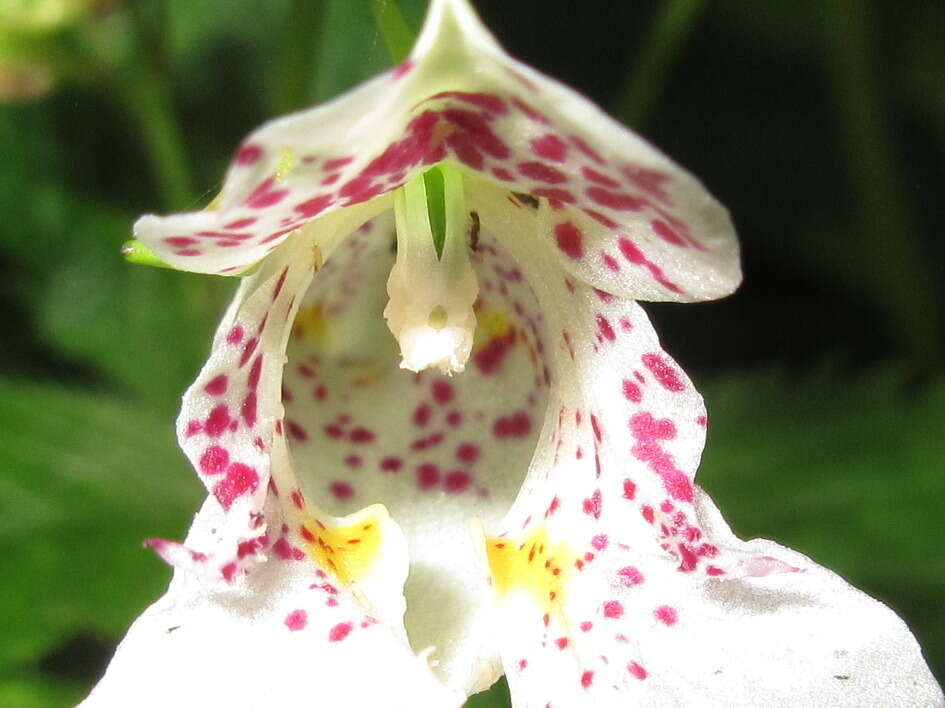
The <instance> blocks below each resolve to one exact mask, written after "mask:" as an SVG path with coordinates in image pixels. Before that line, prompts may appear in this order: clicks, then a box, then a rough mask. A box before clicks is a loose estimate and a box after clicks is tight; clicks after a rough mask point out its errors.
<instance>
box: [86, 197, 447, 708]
mask: <svg viewBox="0 0 945 708" xmlns="http://www.w3.org/2000/svg"><path fill="white" fill-rule="evenodd" d="M360 213H361V211H359V210H357V209H353V210H346V211H344V212H339V214H338V215H335V216H333V217H332V218H330V219H326V220H322V221H320V222H319V223H318V224H316V225H315V227H316V229H315V230H314V232H313V231H311V230H306V231H303V232H300V233H298V234H296V235H295V236H293V237H292V238H290V239H289V240H287V241H286V242H285V243H284V244H282V245H281V246H280V248H279V249H278V251H277V252H276V253H274V254H273V255H272V257H270V258H269V259H267V260H266V261H265V262H264V263H263V264H262V266H261V267H260V269H259V270H258V271H257V272H256V273H255V274H254V275H252V276H250V277H248V278H246V279H245V280H244V282H243V283H242V285H241V287H240V289H239V291H238V292H237V295H236V298H235V299H234V302H233V304H232V305H231V307H230V309H229V311H228V312H227V314H226V316H225V317H224V320H223V323H222V325H221V327H220V329H219V331H218V333H217V336H216V339H215V342H214V346H213V353H212V354H211V356H210V359H209V361H208V362H207V364H206V366H205V367H204V369H203V371H202V372H201V374H200V376H199V377H198V379H197V381H196V382H195V383H194V385H193V386H191V388H190V389H189V390H188V392H187V393H186V394H185V396H184V404H183V409H182V412H181V416H180V419H179V421H178V433H179V437H180V442H181V446H182V447H183V449H184V451H185V453H186V454H187V455H188V457H189V458H190V459H191V461H192V462H193V464H194V467H195V468H196V469H197V471H198V473H199V476H200V478H201V481H203V483H204V484H205V485H206V486H207V489H208V491H209V492H210V494H211V496H210V497H209V498H208V500H207V502H206V504H205V505H204V508H203V510H202V511H201V513H200V514H199V515H198V517H197V520H196V521H195V523H194V526H193V527H192V529H191V532H190V534H189V536H188V538H187V541H186V542H185V543H183V544H179V543H175V542H170V541H162V540H152V541H150V542H149V545H151V546H152V547H154V548H155V550H157V551H158V552H159V553H160V554H161V555H162V556H163V557H164V558H165V559H167V560H168V561H169V562H171V563H172V564H173V565H175V567H176V569H177V570H176V573H175V579H174V581H173V583H172V586H171V588H170V590H169V593H168V595H167V596H166V597H165V598H164V599H162V600H161V601H159V602H158V603H157V604H156V605H155V606H154V607H153V608H151V609H150V610H149V611H148V612H146V613H145V615H144V616H143V617H142V618H141V619H140V620H139V621H138V622H137V623H136V624H135V626H134V627H133V628H132V630H131V632H130V633H129V636H128V638H127V639H126V640H125V642H124V643H123V644H122V648H121V649H120V650H119V652H118V654H117V656H116V659H115V661H114V662H113V666H112V668H111V669H110V670H109V672H108V674H107V676H106V678H105V680H104V682H103V683H102V685H101V687H100V688H98V689H97V690H96V692H95V694H94V696H93V698H92V699H90V703H91V705H129V704H132V703H134V704H135V705H139V704H141V702H142V700H143V701H144V702H145V703H147V702H148V701H151V700H152V699H153V700H154V703H147V704H148V705H166V704H167V703H169V702H170V700H171V699H172V698H173V699H176V702H178V703H179V702H181V701H184V702H186V703H188V704H190V703H193V704H196V705H203V704H207V705H210V704H213V705H216V704H217V703H220V702H223V701H224V700H227V701H231V702H232V705H242V706H257V705H261V704H263V703H266V704H268V703H269V698H270V697H273V700H275V698H284V699H286V700H288V699H290V698H294V699H295V700H298V699H299V697H300V696H302V695H304V693H305V692H306V691H311V692H313V696H314V695H319V692H320V693H321V695H326V696H328V698H329V700H335V701H336V702H337V701H342V702H345V701H348V700H349V699H350V700H351V701H353V704H355V705H359V704H362V703H361V699H359V698H358V696H363V697H364V698H363V704H366V705H369V704H372V703H384V704H385V705H387V704H390V703H394V704H397V705H404V706H407V705H414V704H415V702H416V700H417V695H419V696H420V697H421V698H420V700H423V701H427V704H428V705H431V706H433V705H436V706H439V705H458V704H459V703H460V702H461V700H462V695H460V694H455V693H451V692H449V691H447V690H446V689H445V688H443V687H442V685H441V684H439V682H438V681H437V680H436V679H435V677H434V676H433V674H432V673H430V672H429V670H428V667H427V666H426V663H425V660H418V659H417V658H416V657H415V656H414V655H413V653H412V652H411V651H410V649H409V647H408V646H407V644H406V641H405V640H406V636H405V632H404V629H403V615H404V611H405V607H406V603H405V600H404V596H403V585H404V582H405V581H406V577H407V569H408V557H407V547H406V542H405V539H404V536H403V534H402V532H401V531H400V528H399V527H398V526H397V525H396V524H395V523H394V522H393V521H392V520H391V519H390V518H389V516H388V514H387V511H386V509H384V507H382V506H380V505H373V506H368V507H366V508H363V509H360V510H351V511H352V513H349V514H346V515H345V516H344V517H343V518H338V517H332V516H330V515H328V514H326V513H324V512H322V511H321V510H320V509H319V508H318V507H317V506H315V505H313V504H310V503H309V502H308V501H307V500H306V499H305V496H304V494H303V492H302V490H301V489H300V486H299V483H298V481H297V479H296V476H295V472H294V470H293V468H292V464H291V460H290V458H289V455H288V449H287V446H286V440H285V429H286V424H285V423H284V420H283V409H282V404H281V395H282V394H281V387H280V382H281V379H282V368H283V365H284V361H285V354H284V352H285V346H286V342H287V340H288V338H289V335H290V331H291V328H292V325H293V323H294V321H295V316H296V312H297V310H298V305H299V302H300V300H301V295H302V294H304V292H305V290H306V289H307V287H308V284H309V282H310V281H311V278H312V273H313V270H314V269H316V268H318V267H319V266H320V265H321V260H322V253H321V251H320V249H319V247H318V246H315V245H314V244H313V242H314V241H317V242H318V243H319V244H321V245H322V246H324V247H326V248H329V247H331V248H333V247H334V245H335V244H337V243H338V242H340V240H341V239H342V238H343V237H344V236H347V235H348V234H349V233H350V231H351V230H352V229H353V228H354V226H355V225H356V224H357V222H358V221H359V219H360V218H361V217H360ZM330 254H331V251H330V250H329V251H327V255H330ZM349 635H350V636H351V637H352V639H351V640H350V641H349ZM342 640H344V641H342ZM365 662H369V663H373V662H377V664H378V665H380V666H384V667H385V668H388V667H389V669H390V671H391V672H392V673H390V674H389V679H390V680H389V681H388V680H386V679H383V678H381V679H380V680H378V681H377V682H373V681H372V682H366V681H363V674H364V670H365V669H364V667H365V665H366V664H365ZM243 665H245V666H246V669H247V670H252V671H253V672H265V671H271V672H272V673H271V674H265V673H255V674H254V675H253V676H247V677H245V678H240V677H235V676H232V670H233V668H234V667H242V666H243ZM316 669H318V670H320V671H319V674H318V677H317V680H316V682H315V683H313V684H311V685H310V684H309V683H308V682H309V681H310V678H311V676H312V671H313V670H316ZM401 671H403V672H404V674H403V676H400V672H401ZM225 673H229V674H231V676H230V678H227V679H225V680H224V679H222V678H221V679H217V678H216V677H215V676H214V674H225ZM258 676H263V677H264V679H265V680H260V679H259V678H255V677H258ZM141 685H144V686H145V687H147V689H148V690H147V692H146V696H145V698H144V699H140V697H139V696H138V692H139V691H141V690H142V689H141V688H140V686H141ZM415 691H416V692H417V693H416V694H415V693H414V692H415ZM191 694H196V695H199V696H206V697H207V700H206V701H204V700H196V699H195V700H193V701H192V700H191V699H190V697H189V696H190V695H191ZM210 697H213V698H210ZM332 697H334V698H332ZM264 699H265V700H264ZM165 701H166V702H165Z"/></svg>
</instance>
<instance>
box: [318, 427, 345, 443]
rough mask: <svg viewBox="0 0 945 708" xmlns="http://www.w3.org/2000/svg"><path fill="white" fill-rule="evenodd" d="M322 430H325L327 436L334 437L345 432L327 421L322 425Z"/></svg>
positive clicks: (338, 436)
mask: <svg viewBox="0 0 945 708" xmlns="http://www.w3.org/2000/svg"><path fill="white" fill-rule="evenodd" d="M322 430H324V431H325V434H326V435H327V436H328V437H330V438H335V439H337V438H340V437H341V436H342V435H344V434H345V431H344V430H342V429H341V426H340V425H336V424H335V423H329V424H328V425H326V426H324V427H323V428H322Z"/></svg>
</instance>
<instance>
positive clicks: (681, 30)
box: [616, 0, 707, 128]
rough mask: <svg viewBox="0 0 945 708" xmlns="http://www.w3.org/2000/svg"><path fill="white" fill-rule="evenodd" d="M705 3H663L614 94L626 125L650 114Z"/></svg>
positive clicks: (701, 0)
mask: <svg viewBox="0 0 945 708" xmlns="http://www.w3.org/2000/svg"><path fill="white" fill-rule="evenodd" d="M706 5H707V2H706V0H666V2H665V3H664V4H663V7H662V8H661V9H660V11H659V14H658V15H657V17H656V20H655V21H654V23H653V27H652V28H651V29H650V32H649V33H648V34H647V36H646V39H644V41H643V47H642V48H641V49H640V53H639V55H638V56H637V60H636V62H635V63H634V65H633V71H632V72H631V73H630V77H629V78H628V80H627V82H626V83H625V84H624V86H623V89H622V90H621V91H620V94H619V96H618V98H617V103H616V113H617V115H618V116H620V117H621V118H623V120H624V121H626V122H627V123H628V124H629V125H632V126H634V127H635V128H639V127H641V126H643V125H644V124H645V123H646V122H647V121H648V120H649V119H650V118H651V117H652V116H653V111H654V109H655V107H656V105H657V104H658V103H659V100H660V98H661V96H662V93H663V88H664V87H665V86H666V82H667V80H668V78H669V75H670V73H671V70H672V64H673V62H674V61H675V60H676V59H677V58H678V56H679V52H680V49H681V47H682V46H683V45H684V44H685V43H686V40H687V39H688V38H689V35H690V34H691V33H692V30H693V28H694V27H695V25H696V22H698V20H699V17H700V15H701V14H702V11H703V10H704V9H705V7H706Z"/></svg>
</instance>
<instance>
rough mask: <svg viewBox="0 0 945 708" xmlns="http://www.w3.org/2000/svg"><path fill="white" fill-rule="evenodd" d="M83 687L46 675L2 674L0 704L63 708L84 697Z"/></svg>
mask: <svg viewBox="0 0 945 708" xmlns="http://www.w3.org/2000/svg"><path fill="white" fill-rule="evenodd" d="M83 695H84V691H83V689H82V688H80V687H78V686H75V685H72V684H71V683H65V682H62V681H58V680H55V679H50V678H49V677H46V676H41V675H31V676H0V706H5V707H6V708H62V707H63V706H71V705H75V704H76V703H77V702H78V701H80V700H81V699H82V697H83Z"/></svg>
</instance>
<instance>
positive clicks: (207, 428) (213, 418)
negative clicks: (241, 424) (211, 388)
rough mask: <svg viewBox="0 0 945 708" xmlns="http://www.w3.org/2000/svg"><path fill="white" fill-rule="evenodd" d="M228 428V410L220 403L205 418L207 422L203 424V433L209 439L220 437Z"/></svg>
mask: <svg viewBox="0 0 945 708" xmlns="http://www.w3.org/2000/svg"><path fill="white" fill-rule="evenodd" d="M229 426H230V409H229V408H227V406H226V404H225V403H221V404H220V405H218V406H217V407H216V408H214V409H213V410H212V411H210V415H208V416H207V422H206V423H204V426H203V429H204V432H205V433H206V434H207V435H208V436H210V437H211V438H218V437H220V436H221V435H222V434H223V432H224V431H225V430H226V429H227V428H228V427H229Z"/></svg>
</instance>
